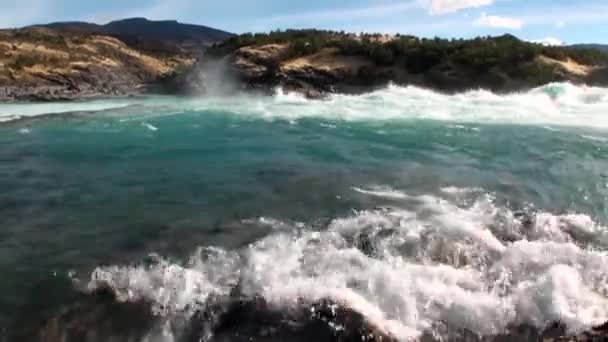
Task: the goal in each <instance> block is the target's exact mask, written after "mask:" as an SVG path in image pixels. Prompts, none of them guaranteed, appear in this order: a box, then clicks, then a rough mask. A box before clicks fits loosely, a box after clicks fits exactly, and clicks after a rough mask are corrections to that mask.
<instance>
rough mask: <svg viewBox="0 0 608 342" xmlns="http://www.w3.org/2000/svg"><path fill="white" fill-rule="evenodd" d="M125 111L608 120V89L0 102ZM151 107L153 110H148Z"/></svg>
mask: <svg viewBox="0 0 608 342" xmlns="http://www.w3.org/2000/svg"><path fill="white" fill-rule="evenodd" d="M126 106H136V107H137V108H139V110H124V111H122V112H121V115H124V116H136V117H137V116H142V117H146V116H147V115H148V114H149V113H150V112H154V113H156V114H155V115H157V114H158V112H159V109H162V111H165V112H169V113H171V114H172V115H176V114H180V113H184V112H205V111H217V110H219V111H222V112H229V113H236V114H237V115H245V116H252V117H255V118H265V119H277V118H278V119H288V120H297V119H300V118H306V117H323V118H327V119H330V120H349V121H350V120H399V119H432V120H441V121H450V122H471V123H509V124H539V125H550V126H560V125H561V126H584V127H595V128H606V127H608V119H607V118H606V116H605V115H604V114H605V113H606V112H607V111H608V89H606V88H597V87H587V86H577V85H573V84H570V83H553V84H548V85H545V86H543V87H540V88H536V89H532V90H530V91H527V92H521V93H512V94H506V95H499V94H494V93H492V92H490V91H486V90H474V91H468V92H464V93H460V94H455V95H445V94H441V93H437V92H434V91H431V90H426V89H422V88H418V87H413V86H407V87H401V86H389V87H387V88H385V89H381V90H377V91H374V92H371V93H368V94H364V95H331V96H329V97H327V98H326V99H323V100H308V99H306V98H304V97H303V96H301V95H298V94H293V93H285V92H283V91H282V90H277V92H276V95H275V96H270V97H260V96H250V95H239V96H231V97H207V98H177V97H167V96H158V97H148V98H129V99H121V100H103V101H101V100H99V101H89V102H82V103H80V102H78V103H63V104H4V105H0V121H11V120H15V119H20V118H24V117H33V116H36V115H43V114H49V113H67V112H74V111H95V110H98V111H99V110H109V109H120V108H124V107H126ZM141 108H148V109H150V110H142V109H141Z"/></svg>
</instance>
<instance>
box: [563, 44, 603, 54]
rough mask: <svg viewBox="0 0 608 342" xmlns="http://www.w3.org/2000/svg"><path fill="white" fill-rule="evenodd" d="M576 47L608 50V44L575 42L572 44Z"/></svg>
mask: <svg viewBox="0 0 608 342" xmlns="http://www.w3.org/2000/svg"><path fill="white" fill-rule="evenodd" d="M571 47H573V48H575V49H596V50H600V51H604V52H608V45H606V44H575V45H571Z"/></svg>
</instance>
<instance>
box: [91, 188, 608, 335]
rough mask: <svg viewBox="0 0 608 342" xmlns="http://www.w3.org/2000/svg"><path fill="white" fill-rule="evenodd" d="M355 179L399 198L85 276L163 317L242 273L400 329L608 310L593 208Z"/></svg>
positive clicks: (543, 320) (217, 291) (602, 230)
mask: <svg viewBox="0 0 608 342" xmlns="http://www.w3.org/2000/svg"><path fill="white" fill-rule="evenodd" d="M354 189H355V190H353V191H357V192H359V193H361V194H362V195H367V196H376V197H377V196H380V197H382V196H385V197H387V198H389V199H391V200H396V201H397V202H399V203H400V204H399V205H398V206H397V207H395V208H390V209H382V210H370V211H361V212H357V213H354V214H353V215H351V216H348V217H344V218H337V219H335V220H334V221H333V222H331V224H329V226H328V227H326V229H324V230H322V231H320V232H319V231H314V230H313V229H312V228H309V227H303V226H302V224H301V223H300V224H297V225H291V224H290V223H289V222H280V221H278V220H274V219H269V218H262V219H260V224H263V225H272V226H276V230H275V231H274V232H273V233H272V234H271V235H269V236H267V237H266V238H264V239H262V240H260V241H258V242H256V243H254V244H252V245H250V246H248V247H247V248H245V249H244V250H243V251H225V250H222V249H217V248H205V249H200V250H199V251H197V252H196V253H195V254H194V255H192V258H191V260H190V262H189V263H187V264H186V265H185V266H184V265H178V264H174V263H171V262H168V261H166V260H163V259H160V261H159V263H158V264H155V265H154V266H150V267H143V266H132V267H122V266H111V267H101V268H98V269H97V270H95V272H94V273H93V275H92V279H91V281H90V283H89V288H90V289H92V290H94V289H96V288H99V287H109V288H110V289H112V290H113V291H114V292H115V293H116V295H117V297H118V299H119V300H120V301H139V300H142V299H143V300H147V301H151V302H152V303H153V304H154V309H155V310H156V313H157V314H159V315H162V316H166V317H174V316H175V315H186V316H187V315H191V314H192V313H193V312H194V311H196V309H197V308H199V307H201V305H203V303H205V301H206V300H207V299H208V298H209V296H212V295H213V296H215V295H228V294H229V293H230V291H231V289H232V288H233V287H234V286H235V285H236V284H237V283H239V284H240V286H241V290H242V292H243V293H244V294H245V295H249V296H254V295H261V296H263V297H264V298H265V299H266V300H268V301H269V302H270V303H271V304H273V305H276V306H278V307H282V308H289V307H292V306H294V305H298V304H297V303H296V300H297V299H298V298H301V299H304V300H308V301H310V302H311V303H312V302H315V301H317V300H319V299H323V298H331V299H333V300H334V301H337V302H339V303H342V304H344V305H347V306H349V307H350V308H352V309H354V310H356V311H358V312H361V313H363V314H364V315H365V316H366V317H367V319H368V320H369V321H370V322H372V323H373V324H375V325H377V326H378V327H379V328H381V329H384V330H385V331H387V332H390V333H392V334H394V335H395V336H397V337H398V338H400V339H403V340H407V339H409V338H412V337H416V336H419V335H420V334H421V333H422V332H423V331H425V330H428V329H432V328H433V326H434V324H437V323H438V322H440V321H441V322H445V324H447V325H448V326H449V327H452V328H467V329H470V330H472V331H474V332H477V333H479V334H482V335H492V334H496V333H499V332H502V331H503V330H504V329H505V328H506V327H507V325H509V324H520V323H529V324H533V325H536V326H537V327H539V328H542V327H544V326H545V325H547V324H548V323H550V322H555V321H561V322H563V323H565V324H567V326H568V327H569V329H571V330H572V331H573V332H576V331H581V330H585V329H588V328H589V327H591V326H593V325H597V324H601V323H603V322H605V321H607V320H608V252H606V251H605V250H606V248H608V229H607V228H606V227H603V226H600V225H598V224H596V223H595V222H593V221H592V220H591V219H590V218H589V217H588V216H585V215H554V214H551V213H546V212H539V213H536V215H535V218H534V219H533V220H531V221H530V220H527V221H526V220H520V219H519V218H518V215H517V213H514V212H512V211H511V210H509V209H507V208H504V207H500V206H498V205H496V204H495V203H494V201H493V198H492V196H490V195H487V194H480V195H479V196H478V197H477V199H476V200H475V201H474V202H473V203H472V204H469V205H464V204H460V203H461V199H460V196H461V195H462V194H471V193H478V191H479V190H478V189H457V188H446V191H444V194H445V196H442V197H437V196H432V195H423V196H411V195H408V194H407V193H405V192H402V191H399V190H395V189H390V188H387V187H374V188H371V189H367V188H366V187H358V188H354ZM357 241H359V242H357ZM361 246H363V247H361ZM602 249H603V250H604V251H602Z"/></svg>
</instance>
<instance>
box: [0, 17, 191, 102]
mask: <svg viewBox="0 0 608 342" xmlns="http://www.w3.org/2000/svg"><path fill="white" fill-rule="evenodd" d="M156 47H158V46H156ZM195 61H196V59H195V57H194V56H193V54H192V53H189V52H187V51H184V50H180V49H173V48H172V49H166V50H162V49H160V50H159V51H156V52H152V51H144V50H141V49H136V48H134V47H132V46H129V45H128V44H126V43H125V42H123V41H121V40H120V39H118V38H116V37H113V36H109V35H103V34H97V33H95V34H93V33H90V31H70V32H67V31H58V30H54V29H50V28H45V27H29V28H25V29H19V30H3V31H0V100H2V99H4V100H11V99H12V100H59V99H71V98H80V97H85V96H102V95H123V94H128V93H133V92H137V91H138V89H142V88H143V87H145V86H146V85H149V84H153V83H156V82H158V81H159V80H161V79H163V78H164V77H167V75H171V74H173V73H175V72H178V70H179V69H180V68H183V67H185V66H187V65H192V64H193V63H194V62H195Z"/></svg>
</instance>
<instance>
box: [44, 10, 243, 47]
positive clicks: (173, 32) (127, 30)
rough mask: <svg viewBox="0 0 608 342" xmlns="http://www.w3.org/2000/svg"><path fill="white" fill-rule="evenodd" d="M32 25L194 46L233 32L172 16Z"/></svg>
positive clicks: (130, 40)
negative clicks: (165, 17) (150, 18)
mask: <svg viewBox="0 0 608 342" xmlns="http://www.w3.org/2000/svg"><path fill="white" fill-rule="evenodd" d="M34 27H45V28H50V29H53V30H57V31H60V32H68V33H88V34H104V35H110V36H114V37H116V38H118V39H120V40H122V41H124V42H125V43H127V44H130V45H137V43H141V42H147V43H148V45H152V44H151V43H152V42H155V43H157V44H158V43H164V44H173V45H176V46H177V47H180V48H185V49H190V50H197V49H201V48H205V47H208V46H210V45H212V44H214V43H217V42H220V41H223V40H225V39H228V38H230V37H233V36H234V34H232V33H229V32H225V31H222V30H218V29H214V28H211V27H207V26H202V25H193V24H183V23H180V22H177V21H175V20H162V21H154V20H148V19H145V18H129V19H123V20H117V21H112V22H110V23H107V24H105V25H97V24H92V23H87V22H56V23H50V24H45V25H36V26H34Z"/></svg>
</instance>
